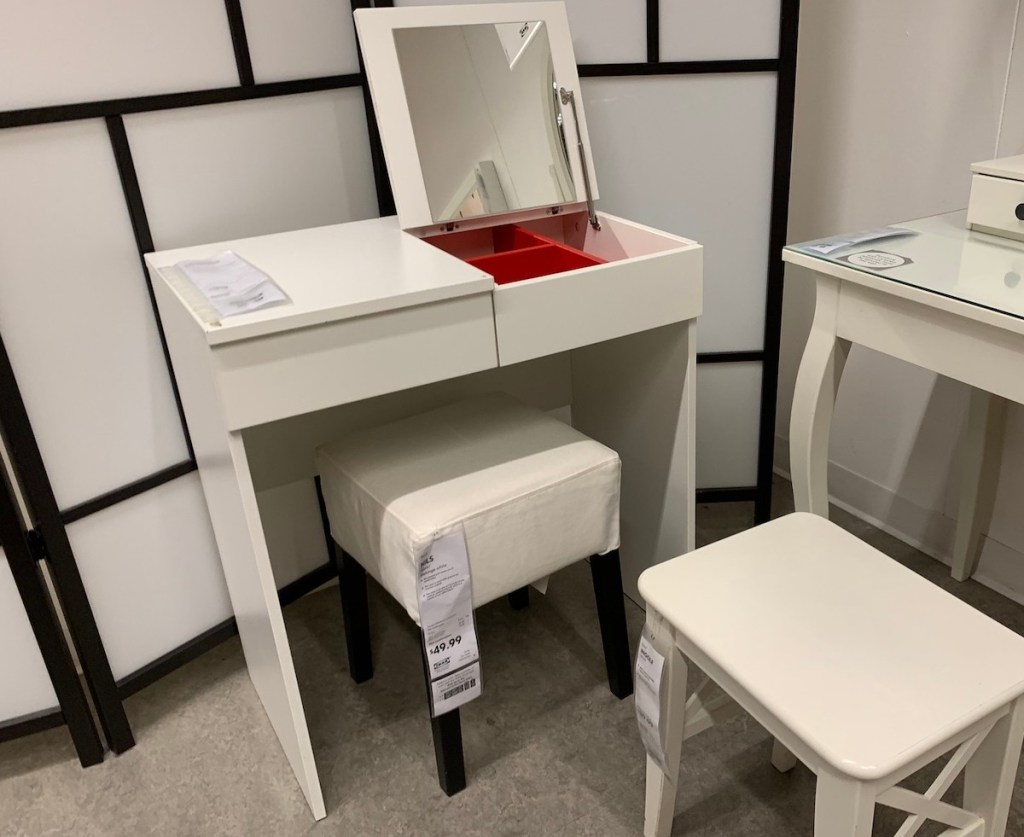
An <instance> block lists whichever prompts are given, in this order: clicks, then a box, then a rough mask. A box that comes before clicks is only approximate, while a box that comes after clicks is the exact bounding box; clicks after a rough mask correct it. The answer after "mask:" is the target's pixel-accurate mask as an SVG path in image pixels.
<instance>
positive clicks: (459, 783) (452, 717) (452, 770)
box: [422, 653, 466, 796]
mask: <svg viewBox="0 0 1024 837" xmlns="http://www.w3.org/2000/svg"><path fill="white" fill-rule="evenodd" d="M422 657H423V676H424V679H425V680H426V683H427V711H430V709H431V689H430V670H429V668H428V664H427V656H426V654H425V653H423V654H422ZM430 728H431V730H432V732H433V734H434V759H435V760H436V761H437V781H438V784H439V785H440V786H441V790H443V791H444V792H445V794H446V795H447V796H455V794H457V793H458V792H459V791H460V790H463V789H464V788H465V787H466V763H465V761H464V759H463V755H462V721H461V720H460V719H459V710H458V709H453V710H452V711H451V712H445V713H444V714H443V715H438V716H437V717H436V718H435V717H433V713H431V718H430Z"/></svg>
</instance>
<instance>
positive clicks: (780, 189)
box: [0, 0, 798, 749]
mask: <svg viewBox="0 0 1024 837" xmlns="http://www.w3.org/2000/svg"><path fill="white" fill-rule="evenodd" d="M354 5H356V6H358V5H372V4H371V3H370V2H369V0H366V2H360V0H356V2H355V3H354ZM377 5H389V4H387V3H380V2H378V3H377ZM397 5H403V3H402V2H398V3H397ZM566 5H567V7H568V10H569V17H570V22H571V25H572V29H573V33H574V38H575V48H576V56H577V60H578V61H579V63H580V75H581V76H582V77H583V95H584V99H585V106H586V111H587V118H588V123H589V125H590V131H591V138H592V144H593V150H594V156H595V167H596V171H597V177H598V179H599V184H600V191H601V207H602V208H603V209H605V210H607V211H609V212H612V213H617V214H622V215H625V216H627V217H630V218H635V219H636V220H638V221H641V222H646V223H650V224H651V225H653V226H655V227H658V228H660V229H665V230H669V231H672V232H676V233H680V234H682V235H686V236H688V237H692V238H696V239H698V240H699V241H701V242H702V243H703V244H704V245H705V312H706V313H705V315H704V317H703V318H702V320H701V322H700V326H699V329H698V333H699V337H698V346H699V351H700V356H699V362H700V366H699V372H698V427H697V442H698V463H697V468H698V486H699V489H700V490H699V492H698V500H700V501H703V502H711V501H715V500H746V501H750V502H752V503H754V505H755V509H756V517H757V518H758V519H765V518H766V517H767V513H768V508H769V505H770V491H771V468H772V461H771V456H772V441H773V431H774V416H775V387H776V369H777V361H778V330H779V323H780V317H781V292H782V287H781V282H782V271H781V262H780V261H779V259H778V255H777V254H778V252H779V251H780V250H781V247H782V244H783V243H784V239H785V223H786V212H787V202H788V184H789V156H790V148H791V134H792V115H793V114H792V108H793V84H794V75H795V65H796V32H797V12H798V0H662V2H661V3H659V2H658V0H647V2H644V0H568V2H567V3H566ZM368 116H369V119H368ZM392 211H393V207H392V204H391V196H390V192H389V189H388V185H387V177H386V173H385V171H384V169H383V164H382V158H381V155H380V150H379V142H378V140H377V137H376V132H375V130H373V126H372V115H371V114H369V109H368V104H367V97H366V89H365V79H364V78H363V76H362V74H361V67H360V62H359V56H358V52H357V49H356V43H355V38H354V32H353V26H352V19H351V9H350V7H349V5H348V4H346V3H344V2H341V1H340V0H289V2H286V3H285V2H280V0H177V1H176V2H174V3H156V2H145V3H143V2H138V0H92V2H89V3H81V2H76V0H51V1H50V2H47V3H8V4H6V6H5V8H4V10H3V11H2V12H0V339H2V341H3V345H4V346H5V347H6V354H5V355H4V354H2V353H0V366H2V368H0V423H2V425H3V427H4V435H5V439H6V440H7V446H8V454H9V456H10V459H11V460H12V463H13V469H14V471H16V472H17V475H18V476H19V477H20V478H21V483H27V482H29V481H32V483H33V484H32V486H31V488H32V490H33V492H36V493H38V492H43V493H44V494H45V495H46V496H45V497H44V496H42V494H38V495H37V496H36V497H35V499H34V500H33V499H32V498H29V505H30V506H31V509H30V519H29V520H28V521H27V522H23V526H22V528H25V529H29V530H31V531H30V532H29V533H28V535H27V536H26V537H27V540H26V542H31V541H32V540H33V539H35V540H36V541H37V542H38V543H39V547H38V548H37V550H36V555H35V557H36V558H37V559H43V560H44V562H45V563H47V565H53V564H57V563H59V562H60V561H61V560H62V556H63V557H64V558H65V559H67V560H72V561H73V562H74V568H75V569H76V570H77V573H73V574H71V575H76V574H77V575H78V576H79V577H80V581H81V590H82V592H83V593H84V594H85V596H86V597H87V602H88V605H89V608H88V609H89V610H90V611H91V613H86V614H84V615H83V614H80V613H79V614H70V613H68V614H66V615H67V616H68V617H69V619H68V622H69V630H70V636H71V639H72V642H73V643H74V645H75V647H76V650H78V651H79V656H82V651H83V646H84V647H85V650H86V651H87V652H88V653H87V654H86V655H85V656H86V657H89V658H90V659H88V660H87V659H82V664H83V667H87V666H88V665H93V666H94V667H96V669H97V670H102V668H103V666H104V665H107V666H108V668H109V677H110V678H111V681H110V682H111V683H115V682H116V686H114V696H115V697H117V698H124V697H125V696H127V695H128V694H130V693H132V692H133V691H135V690H137V689H138V688H141V687H142V686H144V685H146V684H148V683H151V682H152V681H153V680H155V679H156V678H158V677H159V676H161V675H162V674H163V673H166V672H167V671H169V670H171V669H172V668H174V667H176V666H177V665H180V664H181V663H182V662H184V661H185V660H187V659H190V658H191V657H193V656H194V655H195V654H197V653H199V652H200V651H202V650H203V649H205V648H207V647H209V646H210V645H211V644H213V643H215V642H217V641H220V640H221V639H223V638H224V637H226V636H228V635H230V634H231V632H232V631H233V622H232V620H231V608H230V605H229V602H228V599H227V593H226V590H225V586H224V582H223V579H222V576H221V571H220V565H219V562H218V560H217V554H216V546H215V544H214V541H213V537H212V533H211V530H210V524H209V520H208V518H207V514H206V510H205V507H204V503H203V497H202V492H201V490H200V486H199V481H198V477H197V475H196V473H195V465H194V461H193V457H192V450H191V445H190V443H189V439H188V435H187V432H186V429H185V427H184V424H183V422H182V418H181V410H180V405H179V404H178V398H177V390H176V386H175V382H174V380H173V377H172V375H171V374H170V371H169V368H168V364H167V358H166V351H165V349H164V346H163V341H162V335H161V333H160V327H159V324H158V322H157V320H156V318H155V315H154V311H153V307H152V299H151V294H150V290H149V287H148V284H147V280H146V276H145V273H144V271H143V269H142V266H141V262H140V253H142V252H146V251H147V250H151V249H165V248H170V247H176V246H182V245H186V244H195V243H200V242H204V241H215V240H220V239H226V238H234V237H243V236H249V235H258V234H262V233H269V232H275V231H280V230H286V229H295V228H300V227H309V226H316V225H321V224H331V223H338V222H343V221H349V220H355V219H360V218H367V217H372V216H376V215H378V214H390V212H392ZM4 382H6V383H4ZM15 402H18V403H23V404H24V411H19V410H17V409H15V408H14V406H13V405H14V404H15ZM32 449H35V450H36V451H37V453H38V454H39V457H40V458H41V462H42V467H39V466H38V462H36V460H35V459H34V458H33V450H32ZM33 463H35V464H34V465H33ZM23 487H25V488H28V486H23ZM28 493H29V492H28V491H26V494H28ZM260 502H261V505H263V506H264V514H263V517H264V520H265V521H268V524H267V525H268V529H269V528H273V529H274V530H275V531H268V537H269V538H270V539H271V541H272V543H274V544H275V550H276V551H277V552H278V553H279V554H280V557H281V558H282V560H281V561H279V563H278V564H277V566H276V567H275V571H276V573H277V580H278V584H279V587H281V588H282V597H283V598H284V599H285V600H288V599H291V598H294V597H296V596H298V595H301V594H302V593H303V592H305V591H307V590H310V589H312V588H313V587H315V586H317V585H318V584H320V583H322V582H323V581H324V580H326V579H328V578H330V575H331V569H330V567H329V565H328V563H327V556H326V551H325V548H324V545H323V543H322V538H321V536H320V531H319V524H318V518H317V509H316V503H315V496H314V493H313V485H312V483H311V482H310V483H306V482H301V483H296V484H294V485H291V486H287V487H286V488H284V489H275V490H274V491H272V492H267V493H265V494H264V495H263V496H262V497H261V498H260ZM47 509H50V512H51V513H50V514H49V517H47V514H46V512H47ZM44 518H45V519H44ZM9 537H10V536H9ZM64 539H66V542H65V543H64V546H63V547H62V545H61V541H62V540H64ZM275 539H276V540H275ZM4 546H5V548H8V549H10V547H7V543H6V542H5V543H4ZM278 547H279V548H278ZM65 550H66V554H65ZM19 554H21V553H19ZM9 562H10V554H9V553H8V556H7V557H6V558H5V559H4V560H3V561H2V562H0V631H2V632H3V637H4V641H3V643H2V645H0V671H2V676H0V684H2V685H0V737H10V736H12V735H15V734H19V733H21V732H24V731H28V730H31V729H35V728H39V727H40V726H43V725H46V724H48V723H50V724H53V723H60V722H61V720H62V717H64V718H65V719H66V716H67V712H65V714H64V716H62V715H61V714H60V713H59V711H58V710H57V708H56V696H55V692H54V690H53V688H52V685H51V683H50V682H49V680H48V678H47V674H46V673H47V669H46V667H45V665H43V658H42V655H41V652H40V650H39V647H38V645H37V643H36V641H35V638H34V635H33V633H32V631H31V630H30V629H29V623H28V621H27V616H26V612H25V610H24V606H23V605H22V603H21V600H20V598H19V596H18V594H17V591H16V588H15V585H14V581H13V578H12V575H11V572H10V568H9V566H8V564H9ZM51 569H52V567H51ZM67 576H68V574H67V573H65V574H64V577H58V574H56V573H54V583H55V586H56V587H57V588H58V592H60V593H61V595H62V596H63V597H64V604H65V607H66V608H67V607H71V606H73V603H74V602H75V601H76V599H75V596H74V595H73V593H74V591H69V590H62V589H60V588H61V585H62V584H65V585H71V586H74V583H75V581H74V578H73V577H72V578H68V577H67ZM68 593H71V594H72V595H70V596H69V595H68ZM69 602H70V603H71V604H69ZM71 617H75V618H71ZM85 617H91V619H89V618H85ZM89 624H94V626H95V630H96V631H97V632H98V636H99V637H100V638H101V639H102V643H101V647H100V648H99V649H97V648H95V647H92V646H90V644H89V641H88V637H83V636H82V635H81V631H83V630H84V632H85V633H86V634H87V633H88V631H89V627H88V626H89ZM82 625H84V626H85V627H84V628H82ZM97 650H98V651H99V654H100V657H102V659H99V658H97V657H96V654H97ZM47 653H48V654H49V653H50V651H49V650H47ZM100 673H102V671H101V672H100ZM86 674H87V675H88V674H89V672H88V671H87V672H86ZM100 679H102V678H100ZM91 685H92V684H91ZM108 697H110V695H108ZM101 720H102V719H101ZM107 737H108V740H109V738H110V737H111V736H110V734H109V731H108V735H107ZM115 737H116V735H115ZM128 739H130V732H128ZM124 743H125V741H122V745H123V744H124ZM129 746H130V745H129ZM114 749H118V748H117V747H114Z"/></svg>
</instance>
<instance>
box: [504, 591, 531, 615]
mask: <svg viewBox="0 0 1024 837" xmlns="http://www.w3.org/2000/svg"><path fill="white" fill-rule="evenodd" d="M508 603H509V606H510V607H511V608H512V609H513V610H523V609H524V608H527V607H529V606H530V588H529V587H520V588H519V589H518V590H513V591H512V592H511V593H509V594H508Z"/></svg>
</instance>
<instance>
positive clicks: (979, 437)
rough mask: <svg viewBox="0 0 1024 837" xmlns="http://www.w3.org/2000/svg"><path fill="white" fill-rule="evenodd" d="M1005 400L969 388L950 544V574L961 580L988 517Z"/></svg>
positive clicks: (971, 565)
mask: <svg viewBox="0 0 1024 837" xmlns="http://www.w3.org/2000/svg"><path fill="white" fill-rule="evenodd" d="M1007 403H1008V402H1007V400H1006V399H1005V398H1001V397H1000V396H998V395H992V394H991V393H989V392H985V391H984V390H980V389H974V388H972V389H971V395H970V404H969V406H968V409H967V426H966V428H965V430H964V435H963V438H962V440H961V442H960V450H959V456H958V458H959V471H960V506H959V510H958V512H957V516H956V542H955V544H954V545H953V578H955V579H956V580H957V581H965V580H966V579H968V578H970V577H971V576H972V575H973V574H974V571H975V570H976V569H977V568H978V558H979V557H980V553H981V532H982V528H983V527H985V526H987V524H988V522H989V521H990V520H991V518H992V507H993V505H994V503H995V496H996V485H997V484H998V482H999V463H1000V458H1001V456H1002V451H1003V432H1004V430H1005V427H1006V406H1007Z"/></svg>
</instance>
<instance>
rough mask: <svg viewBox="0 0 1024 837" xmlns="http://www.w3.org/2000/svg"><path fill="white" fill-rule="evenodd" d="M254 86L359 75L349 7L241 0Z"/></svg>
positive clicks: (327, 1) (318, 0)
mask: <svg viewBox="0 0 1024 837" xmlns="http://www.w3.org/2000/svg"><path fill="white" fill-rule="evenodd" d="M241 2H242V16H243V17H244V19H245V35H246V39H247V40H248V42H249V54H250V55H251V56H252V72H253V76H254V77H255V79H256V81H257V82H270V81H283V80H286V79H296V78H315V77H317V76H333V75H341V74H343V73H357V72H359V58H358V57H357V55H356V36H355V26H354V25H353V21H352V6H351V4H350V3H348V2H343V0H289V2H287V3H282V2H280V0H241Z"/></svg>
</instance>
